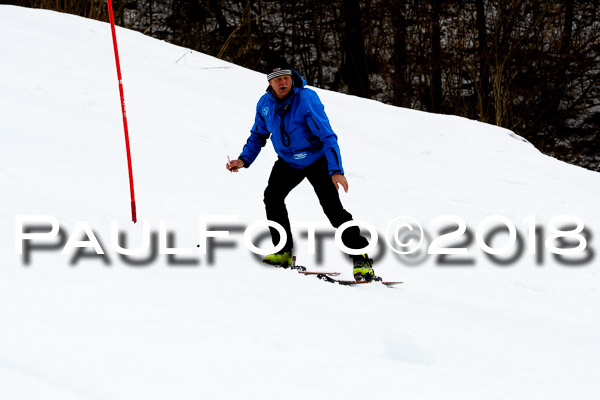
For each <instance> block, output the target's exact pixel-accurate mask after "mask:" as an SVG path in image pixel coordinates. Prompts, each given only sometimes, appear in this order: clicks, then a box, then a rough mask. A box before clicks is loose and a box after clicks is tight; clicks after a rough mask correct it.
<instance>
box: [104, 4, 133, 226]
mask: <svg viewBox="0 0 600 400" xmlns="http://www.w3.org/2000/svg"><path fill="white" fill-rule="evenodd" d="M108 15H109V17H110V30H111V31H112V39H113V46H114V48H115V61H116V63H117V78H118V79H119V93H120V95H121V110H122V111H123V129H124V130H125V148H126V149H127V166H128V168H129V191H130V192H131V219H132V221H133V223H134V224H135V223H136V222H137V215H136V211H135V192H134V190H133V169H132V167H131V150H130V148H129V130H128V129H127V113H126V112H125V95H124V94H123V80H122V79H121V64H120V63H119V49H118V48H117V33H116V31H115V17H114V16H113V8H112V1H111V0H108Z"/></svg>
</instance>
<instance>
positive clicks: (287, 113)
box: [238, 70, 344, 175]
mask: <svg viewBox="0 0 600 400" xmlns="http://www.w3.org/2000/svg"><path fill="white" fill-rule="evenodd" d="M292 82H293V88H292V90H293V92H292V94H291V95H290V96H288V97H286V98H285V99H282V100H278V99H277V98H276V97H275V95H274V94H273V93H272V92H271V90H270V89H271V87H270V86H269V88H267V93H265V94H264V95H263V96H262V97H261V98H260V100H259V101H258V104H257V105H256V117H255V120H254V126H253V127H252V129H251V130H250V137H249V138H248V141H247V142H246V145H245V146H244V149H243V150H242V154H240V156H239V157H238V158H239V159H240V160H242V161H244V166H245V167H249V166H250V165H251V164H252V163H253V162H254V160H255V159H256V157H257V156H258V153H260V151H261V149H262V148H263V147H264V146H265V144H266V143H267V139H269V136H271V142H272V143H273V147H274V149H275V152H276V153H277V154H278V155H279V157H281V158H282V159H283V160H284V161H285V162H287V163H288V164H289V165H290V166H292V167H294V168H305V167H307V166H309V165H310V164H312V163H313V162H315V161H316V160H318V159H319V158H321V157H323V156H325V158H326V159H327V165H328V168H329V175H333V174H343V173H344V169H343V168H342V157H341V155H340V148H339V146H338V142H337V136H336V134H335V133H334V132H333V130H332V129H331V125H330V124H329V119H328V118H327V115H326V114H325V107H324V106H323V103H321V100H320V99H319V96H317V93H315V91H314V90H311V89H308V88H306V87H305V86H306V81H305V80H304V79H303V78H302V77H301V76H300V75H299V74H298V73H297V72H296V71H294V70H292Z"/></svg>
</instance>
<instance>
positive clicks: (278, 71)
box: [267, 68, 292, 81]
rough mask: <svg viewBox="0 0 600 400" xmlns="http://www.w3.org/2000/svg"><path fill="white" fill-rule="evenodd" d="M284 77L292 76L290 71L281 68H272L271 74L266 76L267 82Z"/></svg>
mask: <svg viewBox="0 0 600 400" xmlns="http://www.w3.org/2000/svg"><path fill="white" fill-rule="evenodd" d="M284 75H292V70H291V69H287V68H286V69H283V68H274V69H273V71H272V72H270V73H268V74H267V80H268V81H270V80H271V79H273V78H277V77H279V76H284Z"/></svg>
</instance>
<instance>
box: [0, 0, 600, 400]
mask: <svg viewBox="0 0 600 400" xmlns="http://www.w3.org/2000/svg"><path fill="white" fill-rule="evenodd" d="M0 36H1V37H2V38H3V39H2V40H1V41H0V54H1V55H2V62H0V89H1V93H2V95H1V96H0V110H1V111H0V113H1V118H0V132H1V135H2V146H0V188H1V192H2V195H3V196H2V198H3V199H2V207H1V208H0V222H1V224H0V227H1V228H0V229H1V231H0V236H1V237H2V240H1V242H0V254H1V261H0V343H1V345H0V388H1V390H0V392H1V393H2V394H1V397H2V398H3V399H10V400H17V399H19V400H20V399H27V400H30V399H45V400H49V399H57V400H58V399H60V400H70V399H102V400H107V399H115V400H116V399H123V400H125V399H127V400H129V399H144V400H148V399H241V398H244V399H259V398H260V399H279V398H285V399H309V398H310V399H337V398H339V399H342V398H343V399H365V398H373V399H384V398H385V399H395V398H404V399H411V400H414V399H445V400H447V399H511V400H513V399H547V400H548V399H560V400H563V399H597V398H599V397H600V381H599V380H598V379H597V373H594V372H593V371H596V370H597V364H598V361H599V360H600V340H599V338H600V322H599V320H598V318H597V315H598V311H597V307H598V304H600V292H599V291H598V287H599V276H598V263H597V261H596V260H595V255H596V252H597V251H599V250H600V242H599V241H598V238H597V236H596V232H597V231H598V230H599V228H600V211H599V210H598V204H600V175H599V174H598V173H595V172H590V171H587V170H584V169H582V168H578V167H575V166H572V165H568V164H565V163H563V162H560V161H557V160H555V159H553V158H550V157H547V156H545V155H543V154H541V153H540V152H539V151H537V150H536V149H535V148H534V147H533V146H532V145H531V144H530V143H528V142H527V141H525V140H523V139H522V138H521V137H520V136H518V135H516V134H515V133H513V132H510V131H508V130H505V129H501V128H498V127H494V126H491V125H487V124H483V123H479V122H475V121H470V120H467V119H464V118H459V117H453V116H442V115H434V114H428V113H423V112H418V111H414V110H408V109H402V108H397V107H392V106H389V105H384V104H381V103H378V102H375V101H370V100H365V99H361V98H357V97H353V96H347V95H343V94H339V93H333V92H329V91H324V90H320V89H315V90H317V92H318V94H319V96H320V97H321V100H322V101H323V103H324V104H325V109H326V112H327V114H328V116H329V118H330V120H331V124H332V126H333V128H334V130H335V131H336V133H337V134H338V137H339V143H340V148H341V151H342V156H343V163H344V168H345V170H346V176H347V178H348V180H349V183H350V190H349V192H348V193H341V198H342V202H343V203H344V205H345V207H346V208H347V209H348V210H349V211H350V212H351V213H352V214H353V216H354V218H355V219H357V220H361V221H365V222H367V223H369V224H371V225H373V226H374V227H375V228H376V229H377V231H378V232H379V235H378V236H379V246H378V247H377V251H375V253H372V254H371V255H374V256H375V257H376V260H375V261H376V262H375V271H376V273H377V274H378V275H380V276H382V277H384V278H385V279H386V280H400V281H403V282H404V283H403V284H402V285H400V286H399V287H397V288H393V289H392V288H387V287H384V286H381V285H377V284H371V285H363V286H360V287H346V286H338V285H333V284H329V283H326V282H323V281H320V280H318V279H316V278H315V277H308V276H301V275H299V274H297V273H296V272H294V271H288V270H279V269H274V268H272V267H269V266H265V265H263V264H262V263H261V262H260V258H259V257H258V256H256V255H254V254H253V253H252V252H250V251H249V250H248V249H247V248H246V246H245V244H244V241H243V237H244V234H243V233H244V232H243V230H244V229H245V227H247V226H248V225H250V224H253V223H255V222H259V221H263V220H264V219H265V216H264V206H263V203H262V195H263V190H264V187H265V185H266V182H267V178H268V175H269V172H270V169H271V166H272V164H273V162H274V161H275V159H276V155H275V154H274V151H273V149H272V146H271V145H270V144H267V146H266V147H265V148H264V149H263V151H262V153H261V154H260V156H259V158H258V159H257V161H256V162H255V164H253V165H252V166H251V168H249V169H246V170H243V171H241V172H240V173H237V174H232V173H230V172H228V171H227V170H226V169H225V163H226V161H227V156H230V157H231V158H232V159H233V158H236V157H237V156H238V155H239V153H240V152H241V149H242V146H243V145H244V143H245V141H246V139H247V137H248V135H249V130H250V128H251V126H252V123H253V120H254V113H255V106H256V101H257V100H258V98H259V97H260V95H261V94H262V93H264V90H265V89H266V85H267V82H266V78H265V74H264V73H262V72H255V71H250V70H247V69H244V68H242V67H239V66H236V65H233V64H230V63H227V62H224V61H222V60H219V59H216V58H213V57H210V56H207V55H204V54H201V53H197V52H195V51H189V50H188V49H185V48H181V47H178V46H174V45H171V44H168V43H165V42H162V41H159V40H155V39H152V38H149V37H146V36H144V35H142V34H140V33H137V32H133V31H129V30H126V29H121V28H117V37H118V43H119V52H120V57H121V68H122V72H123V85H124V90H125V102H126V105H127V118H128V122H129V131H130V141H131V151H132V161H133V175H134V182H135V191H136V200H137V213H138V223H136V224H133V223H132V222H131V215H130V204H129V202H130V198H129V180H128V175H127V163H126V155H125V142H124V135H123V126H122V115H121V108H120V99H119V92H118V86H117V78H116V69H115V61H114V55H113V47H112V40H111V33H110V26H109V25H108V24H106V23H101V22H98V21H92V20H87V19H83V18H79V17H75V16H72V15H66V14H60V13H56V12H51V11H44V10H34V9H26V8H19V7H13V6H0ZM287 204H288V209H289V212H290V217H291V219H292V220H293V221H297V222H301V221H320V222H323V223H326V219H325V217H324V215H323V213H322V211H321V209H320V207H319V204H318V201H317V199H316V197H315V195H314V192H313V191H312V188H311V187H310V185H309V184H308V183H307V182H303V183H302V184H301V185H300V186H299V187H298V188H297V189H295V190H294V191H293V192H292V193H291V195H290V197H289V198H288V202H287ZM24 216H29V217H24ZM31 216H33V217H31ZM36 216H37V217H36ZM42 216H45V217H42ZM201 216H221V218H220V219H219V220H218V221H215V222H210V223H209V226H210V229H212V230H229V231H230V233H229V237H228V238H216V239H214V243H213V242H209V245H210V246H211V247H210V248H211V249H212V256H211V258H209V255H203V254H201V253H200V249H199V248H198V247H196V246H197V244H200V242H201V240H200V233H201V228H200V226H201V225H200V222H199V220H200V218H201ZM235 216H237V220H233V219H234V217H235ZM444 216H446V217H444ZM448 216H454V217H448ZM498 216H504V217H505V218H506V220H507V221H508V225H510V224H514V226H515V227H516V230H517V231H518V233H519V240H520V241H517V242H515V244H514V245H511V246H508V247H507V254H504V255H499V256H497V258H498V259H499V260H500V262H493V261H492V260H491V259H490V258H489V257H488V256H487V255H486V254H485V253H484V251H483V250H482V247H483V246H484V245H486V244H487V245H489V246H490V247H492V248H501V247H502V246H503V245H505V244H506V243H508V244H509V245H510V244H511V242H510V239H509V235H508V234H507V233H506V232H507V229H504V230H502V231H501V232H500V233H498V234H496V236H495V237H493V238H489V237H488V238H487V239H486V240H487V242H484V243H480V241H479V239H478V234H477V233H478V232H479V233H481V232H483V233H485V232H489V231H490V230H491V228H492V227H493V225H494V223H496V224H497V223H498V221H500V219H499V217H498ZM559 216H566V220H567V222H568V221H571V222H576V221H577V219H576V218H575V217H577V218H579V219H580V222H583V223H584V224H585V232H586V233H587V239H586V242H585V245H586V247H585V249H584V250H583V252H581V254H576V255H566V256H562V258H560V257H557V256H554V255H553V254H552V247H551V246H552V245H555V244H556V243H557V241H550V242H549V243H547V244H548V246H550V247H546V246H545V245H544V242H545V240H546V239H547V238H548V237H549V236H550V234H551V232H550V228H551V226H550V225H552V223H551V221H552V220H553V218H554V217H559ZM399 217H411V218H413V219H414V220H416V221H418V222H420V223H421V224H422V225H423V227H424V228H425V232H426V233H427V234H426V235H425V236H426V240H425V241H424V243H425V245H427V244H429V243H431V240H433V239H435V238H438V237H440V236H442V230H443V229H442V228H443V225H446V226H449V227H450V228H451V229H450V230H451V231H456V230H457V227H458V226H459V223H460V222H461V221H464V223H465V227H466V229H467V232H465V233H463V234H460V232H459V234H458V235H457V236H456V237H454V238H449V240H444V237H442V239H440V241H438V242H436V243H437V244H438V245H439V246H437V247H442V248H458V247H462V248H466V254H457V255H451V256H448V257H447V258H446V257H445V256H439V255H434V254H430V255H427V254H426V253H425V251H422V250H421V251H419V252H417V253H413V254H411V255H398V254H396V253H395V252H394V251H393V250H392V246H393V245H394V240H391V241H390V244H391V245H390V244H387V243H386V235H385V231H386V229H387V228H388V225H390V223H391V222H392V221H394V220H396V222H402V221H406V219H404V220H399V219H398V218H399ZM438 217H443V218H444V219H445V222H443V221H442V222H439V221H437V220H436V218H438ZM488 217H490V218H492V223H490V224H489V227H488V228H486V226H483V225H484V224H483V223H482V221H486V218H488ZM27 218H29V219H30V220H33V222H32V221H29V222H27ZM228 218H230V219H232V221H228V220H227V219H228ZM22 219H24V220H25V222H24V223H23V224H19V221H21V220H22ZM506 220H505V221H506ZM36 221H37V222H36ZM448 221H454V222H448ZM48 222H55V223H57V224H58V229H59V232H60V233H59V234H57V235H56V236H53V237H51V235H50V234H49V233H48V232H49V229H50V225H48ZM563 222H564V221H563ZM161 223H162V227H163V230H164V231H166V233H168V234H169V235H168V237H169V238H170V241H169V242H168V243H165V241H164V240H163V241H162V245H163V250H165V251H169V250H168V249H171V250H170V251H171V252H180V253H185V254H176V255H171V256H169V255H167V254H155V257H152V254H149V252H148V253H144V254H141V255H137V256H131V257H130V258H129V259H124V258H122V257H121V255H120V254H119V253H118V251H117V250H116V249H115V246H114V241H116V239H118V238H115V237H114V236H115V235H113V232H112V231H111V224H113V225H115V224H116V228H115V229H118V230H119V231H122V236H123V237H122V239H123V240H121V241H120V242H119V243H121V245H122V246H123V247H125V248H130V249H134V248H137V247H139V246H140V245H142V243H143V240H144V229H145V227H146V229H147V232H150V233H151V234H152V236H153V237H154V238H157V241H159V242H160V241H161V240H160V238H161ZM33 225H39V226H45V228H44V229H45V232H46V234H45V236H44V237H45V238H38V239H35V238H34V239H32V240H29V239H26V240H21V238H22V228H23V227H25V226H27V227H31V226H33ZM500 225H501V224H500ZM535 225H539V226H540V229H539V230H538V232H537V234H536V235H535V236H533V234H532V232H533V233H536V232H535V231H534V230H533V229H532V227H533V226H535ZM558 225H560V224H558ZM571 228H572V227H571ZM390 229H391V231H392V232H393V231H394V228H393V227H392V228H390ZM403 229H404V232H406V228H403ZM486 229H487V230H486ZM561 229H565V228H563V227H561ZM307 231H308V229H307V228H306V227H298V228H297V229H296V230H295V233H296V235H295V243H296V247H295V254H296V256H297V257H298V263H299V264H302V265H305V266H307V267H308V268H309V269H310V270H314V271H325V270H333V271H339V272H342V278H344V279H348V278H351V270H352V266H351V263H350V260H349V258H348V257H347V256H346V255H344V254H342V253H341V252H340V251H339V250H338V249H337V248H336V246H335V244H334V240H333V233H334V230H333V228H320V229H319V230H318V232H320V233H322V234H323V235H322V236H323V237H324V239H323V240H322V241H318V245H317V249H318V250H319V254H318V255H317V254H311V251H310V250H311V249H310V246H309V244H310V243H309V235H308V234H306V232H307ZM265 232H266V231H265V228H264V227H263V228H262V229H258V231H257V234H256V235H255V236H253V237H252V238H253V240H254V241H255V243H256V244H257V245H258V244H260V245H261V246H262V247H267V246H268V245H270V243H269V239H268V238H265V235H264V233H265ZM398 232H400V230H399V231H398ZM261 234H262V236H261ZM365 234H366V235H367V236H368V235H369V234H368V232H365ZM41 235H44V233H41ZM163 236H165V235H163ZM249 236H251V235H249ZM259 236H260V237H259ZM484 236H485V235H484ZM581 237H582V236H581V235H580V234H577V233H575V234H573V235H572V237H571V239H570V242H569V244H568V245H567V244H564V243H563V247H570V248H574V247H575V246H577V245H578V243H579V241H580V238H581ZM532 238H533V239H532ZM573 238H575V239H573ZM578 238H579V239H578ZM446 239H448V238H447V237H446ZM492 239H493V240H492ZM96 240H97V242H96ZM124 240H126V244H125V242H124ZM415 242H416V240H414V239H413V241H412V242H411V243H415ZM215 243H219V244H220V246H218V247H215ZM397 244H398V243H396V245H397ZM21 245H22V246H24V250H23V253H24V254H17V253H18V248H19V246H21ZM43 246H46V247H47V248H46V249H43V248H41V247H43ZM93 246H96V248H97V247H98V246H100V247H101V249H102V250H103V251H104V254H103V255H98V254H97V253H96V251H95V248H94V247H93ZM227 246H228V247H227ZM63 248H64V252H62V253H61V251H62V250H63ZM153 248H155V246H154V247H153ZM424 248H425V249H427V247H424ZM518 249H520V250H521V252H520V253H519V252H518ZM165 251H163V253H164V252H165ZM534 251H535V254H532V253H533V252H534ZM556 251H557V250H556ZM144 259H146V262H144ZM132 260H137V261H138V263H137V264H136V263H134V261H132ZM502 260H504V262H503V263H502ZM449 261H455V262H456V263H455V264H456V265H455V264H448V263H449ZM571 261H574V263H570V262H571Z"/></svg>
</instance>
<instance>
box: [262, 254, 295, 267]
mask: <svg viewBox="0 0 600 400" xmlns="http://www.w3.org/2000/svg"><path fill="white" fill-rule="evenodd" d="M263 262H264V263H267V264H271V265H277V266H279V267H282V268H290V267H292V266H293V265H294V259H293V257H292V253H291V252H289V251H285V252H283V253H275V254H269V255H268V256H266V257H265V259H264V260H263Z"/></svg>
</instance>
